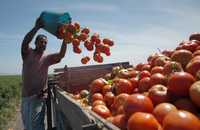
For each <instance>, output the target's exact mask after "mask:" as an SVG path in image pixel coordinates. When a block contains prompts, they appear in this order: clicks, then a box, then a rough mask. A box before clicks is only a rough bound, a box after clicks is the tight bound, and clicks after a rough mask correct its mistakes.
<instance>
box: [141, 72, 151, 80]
mask: <svg viewBox="0 0 200 130" xmlns="http://www.w3.org/2000/svg"><path fill="white" fill-rule="evenodd" d="M150 76H151V73H150V72H149V71H147V70H143V71H141V72H140V73H139V78H140V79H143V78H144V77H150Z"/></svg>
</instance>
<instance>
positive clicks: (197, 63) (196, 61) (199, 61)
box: [186, 56, 200, 77]
mask: <svg viewBox="0 0 200 130" xmlns="http://www.w3.org/2000/svg"><path fill="white" fill-rule="evenodd" d="M198 70H200V56H196V57H194V58H193V59H192V60H191V61H190V62H189V63H188V64H187V66H186V72H188V73H190V74H192V75H193V76H194V77H195V76H196V73H197V71H198Z"/></svg>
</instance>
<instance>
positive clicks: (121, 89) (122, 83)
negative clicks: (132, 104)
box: [114, 78, 134, 95]
mask: <svg viewBox="0 0 200 130" xmlns="http://www.w3.org/2000/svg"><path fill="white" fill-rule="evenodd" d="M114 86H115V92H116V94H117V95H119V94H121V93H127V94H132V93H133V90H134V88H133V86H132V83H131V82H130V81H129V80H128V79H122V78H120V79H118V80H115V81H114Z"/></svg>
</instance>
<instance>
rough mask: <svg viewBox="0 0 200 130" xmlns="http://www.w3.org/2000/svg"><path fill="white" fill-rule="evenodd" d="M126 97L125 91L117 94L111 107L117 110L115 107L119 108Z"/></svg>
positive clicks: (127, 95)
mask: <svg viewBox="0 0 200 130" xmlns="http://www.w3.org/2000/svg"><path fill="white" fill-rule="evenodd" d="M128 97H129V94H127V93H121V94H119V95H117V96H116V98H115V99H114V102H113V106H112V107H113V109H114V110H117V108H119V107H120V106H123V105H124V103H125V102H126V100H127V98H128Z"/></svg>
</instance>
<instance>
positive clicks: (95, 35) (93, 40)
mask: <svg viewBox="0 0 200 130" xmlns="http://www.w3.org/2000/svg"><path fill="white" fill-rule="evenodd" d="M97 38H99V34H98V33H94V34H93V35H92V36H91V41H92V42H96V39H97Z"/></svg>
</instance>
